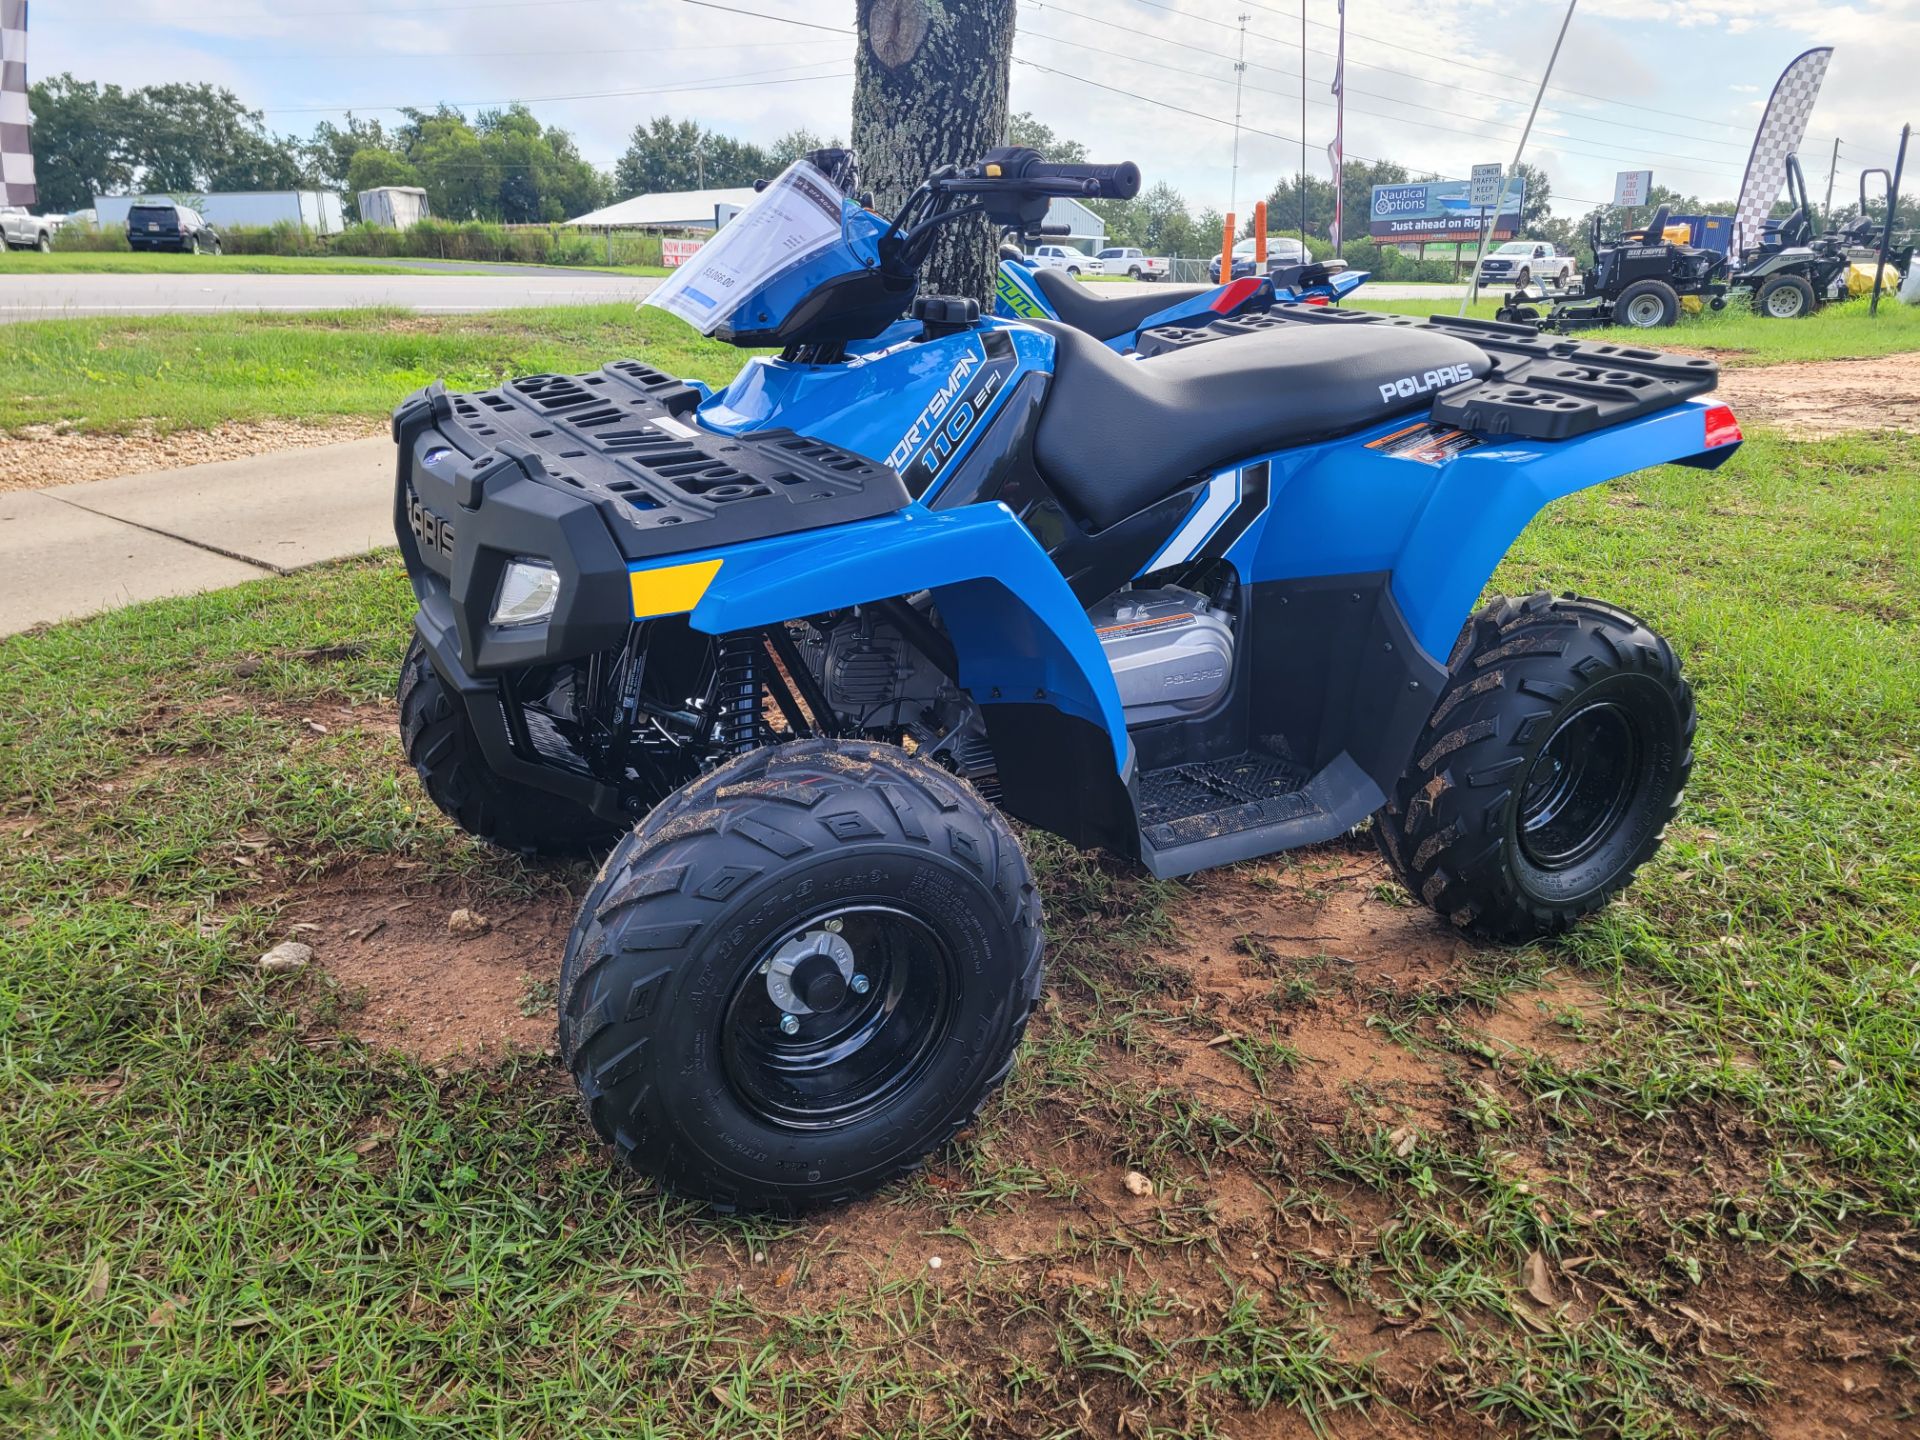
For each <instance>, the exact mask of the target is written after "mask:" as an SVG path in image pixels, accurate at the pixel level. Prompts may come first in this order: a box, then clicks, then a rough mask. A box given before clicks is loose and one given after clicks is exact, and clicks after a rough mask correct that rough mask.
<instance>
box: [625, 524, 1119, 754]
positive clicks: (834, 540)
mask: <svg viewBox="0 0 1920 1440" xmlns="http://www.w3.org/2000/svg"><path fill="white" fill-rule="evenodd" d="M712 560H718V561H719V562H720V565H719V568H718V569H717V570H716V571H715V572H714V574H713V576H712V579H711V581H710V582H709V583H708V584H707V587H706V589H705V591H704V593H702V594H701V595H700V596H699V599H698V602H697V603H695V604H694V606H693V609H692V612H691V614H690V615H689V622H690V623H691V624H692V626H693V628H694V629H696V630H702V631H705V632H707V633H708V634H713V635H723V634H727V633H729V632H731V631H735V630H748V629H756V628H760V627H764V626H768V625H777V624H779V623H781V622H782V621H785V620H791V619H795V618H798V617H800V616H805V615H818V614H821V613H823V612H825V611H829V610H838V609H844V608H846V607H848V606H852V605H860V604H867V603H870V602H873V601H877V600H886V599H891V598H893V597H895V596H900V595H911V594H915V593H917V592H919V591H921V590H930V591H932V592H933V599H934V603H935V604H936V605H937V606H938V607H939V611H940V618H941V620H942V621H943V622H944V623H945V625H946V627H947V633H948V636H949V637H950V638H951V639H952V641H953V646H954V650H955V653H956V655H957V657H958V659H959V664H960V683H961V684H962V685H964V686H966V687H967V689H968V690H969V691H971V692H972V694H973V696H974V698H975V700H976V701H978V702H979V703H980V704H981V705H983V706H989V707H991V706H993V705H995V704H1001V705H1016V704H1018V705H1024V706H1035V705H1038V706H1045V707H1050V708H1051V709H1053V710H1056V711H1059V712H1060V713H1062V714H1064V715H1067V716H1071V717H1073V718H1074V719H1076V720H1080V721H1084V722H1086V724H1087V725H1089V726H1091V727H1092V733H1093V734H1095V735H1097V736H1099V737H1103V738H1104V739H1105V741H1106V742H1107V747H1108V748H1109V750H1110V755H1108V756H1104V757H1102V758H1101V768H1102V769H1103V770H1104V771H1106V772H1107V773H1110V774H1112V775H1114V776H1116V777H1118V778H1121V779H1123V780H1124V779H1125V777H1126V776H1127V775H1128V773H1129V772H1130V769H1131V765H1132V751H1131V747H1130V744H1129V742H1128V739H1127V730H1126V721H1125V719H1124V717H1123V715H1122V712H1121V708H1120V692H1119V690H1118V689H1117V688H1116V687H1115V685H1114V681H1113V672H1112V670H1111V668H1110V667H1109V666H1108V665H1107V663H1106V658H1105V656H1104V655H1103V654H1102V652H1101V649H1100V643H1099V639H1098V637H1096V636H1095V634H1094V633H1093V626H1092V624H1091V623H1090V622H1089V621H1088V619H1087V615H1086V611H1085V610H1084V609H1083V608H1082V607H1081V605H1080V602H1079V601H1078V600H1077V599H1075V598H1074V594H1073V591H1072V590H1071V589H1070V588H1069V587H1068V585H1067V582H1066V580H1065V579H1064V578H1063V577H1062V576H1061V574H1060V571H1059V569H1058V568H1057V567H1056V566H1055V565H1054V563H1053V561H1052V560H1051V559H1049V558H1048V556H1047V553H1046V552H1045V551H1044V550H1042V549H1041V548H1040V546H1039V544H1038V542H1036V541H1035V540H1034V538H1033V536H1032V535H1031V534H1030V533H1029V532H1028V531H1027V529H1026V527H1025V526H1023V525H1021V524H1020V522H1019V521H1018V520H1016V519H1015V518H1014V515H1013V512H1012V511H1010V510H1009V509H1007V507H1006V506H1004V505H1000V504H991V505H968V506H963V507H961V508H960V509H957V510H950V511H926V510H921V509H918V508H914V509H908V510H902V511H899V512H897V513H895V514H892V515H885V516H881V517H879V518H877V519H874V520H865V521H859V522H856V523H853V524H848V525H842V526H838V527H835V528H833V529H829V530H813V531H808V532H806V533H804V534H800V535H790V536H781V537H777V538H774V539H769V540H759V541H754V542H752V543H750V544H745V545H738V546H733V547H729V548H726V549H721V550H711V551H703V552H693V553H689V554H686V555H676V556H674V557H672V560H671V561H666V562H660V563H658V564H656V563H651V562H650V563H649V564H647V565H644V566H635V567H634V575H635V578H636V582H637V584H636V588H639V586H640V585H642V584H644V581H643V580H641V577H643V576H644V575H645V573H646V572H647V571H648V570H653V569H660V568H670V567H681V566H687V565H690V564H696V563H699V562H701V561H712ZM637 618H645V617H644V616H640V617H637Z"/></svg>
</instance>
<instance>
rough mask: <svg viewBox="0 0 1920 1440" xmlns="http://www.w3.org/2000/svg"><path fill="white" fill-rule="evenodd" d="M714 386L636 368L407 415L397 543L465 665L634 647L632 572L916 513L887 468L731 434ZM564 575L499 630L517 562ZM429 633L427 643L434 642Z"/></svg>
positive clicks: (397, 484) (796, 438)
mask: <svg viewBox="0 0 1920 1440" xmlns="http://www.w3.org/2000/svg"><path fill="white" fill-rule="evenodd" d="M699 402H700V392H699V391H697V390H695V389H693V388H692V387H691V386H689V385H686V384H684V383H682V382H680V381H678V380H675V379H673V378H672V377H670V376H667V375H663V374H661V373H660V372H658V371H654V370H650V369H648V367H646V366H644V365H640V364H638V363H637V362H635V361H617V362H615V363H614V364H612V365H609V366H607V367H606V368H605V369H604V370H602V371H600V372H598V373H597V374H593V375H584V376H560V375H531V376H527V377H524V378H523V379H520V380H514V381H510V382H508V383H507V384H506V385H504V386H502V387H500V389H498V390H493V391H488V392H486V393H484V394H478V395H450V394H448V392H447V390H446V388H445V387H444V386H443V385H440V384H437V383H436V384H434V385H431V386H429V387H427V388H426V389H425V390H422V391H420V392H418V393H417V394H415V395H413V396H411V397H409V398H408V399H407V400H406V401H405V402H404V403H403V404H402V405H401V406H400V408H399V409H398V410H397V411H395V412H394V417H393V436H394V441H395V443H396V445H397V447H398V455H397V458H396V467H395V475H394V517H393V519H394V535H395V538H396V539H397V540H398V542H399V545H400V553H401V556H402V557H403V559H404V560H405V562H406V566H407V574H408V576H409V577H410V578H411V580H412V582H413V588H414V593H415V595H416V596H417V597H418V598H419V601H420V606H421V609H422V611H423V613H427V614H428V615H429V617H430V619H431V621H432V622H433V624H434V625H435V626H437V627H438V628H439V629H440V630H442V631H444V632H446V633H449V634H451V635H452V636H454V637H455V641H456V642H457V653H458V656H459V658H460V663H461V666H462V668H463V670H464V671H465V672H466V673H467V674H469V675H472V676H489V675H499V674H503V673H506V672H509V671H513V670H519V669H524V668H527V667H530V666H536V665H553V664H560V663H564V662H567V661H572V660H579V659H583V658H585V657H586V656H589V655H592V654H595V653H596V652H600V651H605V650H610V649H613V648H615V647H617V646H619V645H621V644H623V643H624V642H625V641H626V638H627V635H628V631H629V629H630V627H631V626H632V625H633V623H634V618H635V608H634V593H633V588H632V582H631V580H630V578H629V574H630V572H631V571H633V570H636V569H646V568H649V567H651V566H652V564H653V562H655V561H658V560H662V559H666V558H669V557H672V556H676V555H691V554H694V553H696V552H703V553H709V554H710V553H711V552H713V551H715V550H718V549H722V548H724V547H727V546H732V545H737V544H741V543H744V542H747V541H751V540H761V539H766V538H769V537H773V536H779V535H788V534H793V533H796V532H804V531H811V530H817V529H821V528H824V527H828V526H834V525H840V524H844V523H847V522H850V521H857V520H865V519H871V518H873V517H875V516H879V515H883V514H889V513H892V512H893V511H897V510H900V509H903V508H905V507H906V506H907V505H908V504H909V503H910V497H909V495H908V494H907V490H906V486H905V484H904V483H903V482H902V481H901V479H900V477H899V475H897V474H896V473H895V472H894V471H893V470H891V469H889V468H888V467H887V466H885V465H881V464H877V463H876V462H874V461H871V460H868V459H866V458H865V457H863V456H859V455H855V454H853V453H852V452H850V451H846V450H842V449H840V448H839V447H837V446H834V445H829V444H827V443H825V442H823V441H819V440H815V439H812V438H811V437H807V436H802V435H797V434H795V433H794V432H793V431H791V430H784V429H769V430H760V431H754V432H751V433H747V434H741V435H722V434H719V433H717V432H714V431H710V430H707V429H704V428H702V427H701V426H700V425H699V424H698V423H697V421H696V418H695V416H694V414H693V411H694V409H695V408H696V407H697V406H698V404H699ZM522 558H524V559H528V560H534V561H538V562H541V563H544V564H547V565H550V566H552V567H553V569H554V571H555V572H556V573H557V574H558V576H559V582H560V583H559V591H558V596H557V599H556V601H555V604H554V607H553V610H552V612H551V613H550V614H549V615H548V616H547V617H546V618H545V619H542V620H539V621H536V622H534V623H532V624H525V625H514V626H504V625H495V624H494V623H492V612H493V606H494V601H495V599H496V597H497V596H498V594H499V591H500V582H501V577H502V576H503V575H504V573H505V572H506V569H507V567H508V566H509V565H510V564H512V563H513V561H514V560H516V559H522ZM423 633H424V632H423Z"/></svg>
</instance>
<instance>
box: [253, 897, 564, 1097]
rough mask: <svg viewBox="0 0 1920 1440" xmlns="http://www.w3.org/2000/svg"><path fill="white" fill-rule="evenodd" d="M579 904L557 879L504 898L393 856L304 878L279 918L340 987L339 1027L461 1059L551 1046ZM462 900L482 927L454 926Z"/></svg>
mask: <svg viewBox="0 0 1920 1440" xmlns="http://www.w3.org/2000/svg"><path fill="white" fill-rule="evenodd" d="M576 904H577V902H576V901H575V899H574V896H573V895H572V894H571V893H570V892H569V891H568V890H567V889H566V887H565V886H563V885H560V884H559V883H557V882H553V883H549V884H547V885H545V886H544V887H543V888H541V889H540V890H539V891H538V893H535V894H533V895H530V896H528V897H527V898H525V899H503V898H502V897H501V896H500V894H499V892H498V891H497V890H496V889H493V888H492V887H488V888H487V889H486V890H485V891H481V890H478V889H476V888H475V887H473V886H470V885H464V884H461V883H460V882H457V881H445V880H439V881H434V880H425V879H422V878H421V877H420V876H419V874H418V873H417V867H410V866H409V862H407V861H404V860H401V861H388V862H385V863H382V864H368V865H365V866H362V867H360V868H359V869H356V870H354V871H351V872H348V873H345V874H340V875H333V876H328V877H326V878H324V879H322V880H320V881H318V882H317V883H313V884H310V885H306V886H303V887H302V889H301V891H300V893H299V895H298V898H297V899H295V900H294V902H293V903H292V904H290V905H289V906H288V907H287V908H286V909H285V910H284V911H283V912H282V925H281V928H282V929H283V930H284V931H285V933H286V935H287V937H288V938H291V939H297V940H302V941H304V942H305V943H307V944H308V945H311V946H312V947H313V952H314V953H313V960H314V964H315V965H316V966H318V967H319V968H320V970H322V971H323V972H325V974H326V975H327V976H328V977H329V978H331V979H332V980H333V981H334V982H335V983H337V984H338V985H339V986H340V989H341V991H342V993H343V996H344V998H345V1001H346V1003H345V1005H344V1006H343V1007H342V1009H341V1011H340V1013H339V1017H338V1025H339V1028H341V1029H344V1030H346V1031H348V1032H349V1033H351V1034H353V1035H355V1036H357V1037H358V1038H359V1039H361V1040H363V1041H365V1042H366V1043H367V1044H368V1045H369V1046H372V1047H374V1048H375V1049H386V1048H388V1047H391V1048H393V1049H396V1050H399V1051H401V1052H402V1053H404V1054H406V1055H409V1056H411V1057H413V1058H414V1059H416V1060H419V1061H421V1062H422V1063H424V1064H430V1065H438V1066H443V1067H447V1068H453V1067H456V1066H458V1067H466V1066H472V1065H478V1064H484V1063H488V1062H491V1061H495V1060H499V1059H502V1058H504V1057H505V1056H507V1055H508V1054H511V1053H514V1052H521V1053H529V1052H531V1053H541V1054H545V1053H550V1052H551V1050H552V1047H553V1040H554V1034H553V1027H554V1010H553V1005H554V1001H553V982H554V980H555V978H556V977H557V975H558V973H559V968H560V953H561V951H562V950H563V949H564V948H565V946H566V943H567V932H568V930H569V928H570V927H571V926H572V924H573V913H574V910H575V908H576ZM457 910H467V911H470V912H473V913H475V914H477V915H479V916H481V917H483V919H484V921H485V928H484V929H479V928H478V927H474V926H468V927H465V928H466V929H467V930H468V933H455V932H454V931H453V930H452V929H450V928H449V925H448V921H449V918H450V917H451V916H452V915H453V913H454V912H455V911H457ZM476 930H477V932H478V933H474V932H475V931H476Z"/></svg>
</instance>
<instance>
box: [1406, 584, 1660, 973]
mask: <svg viewBox="0 0 1920 1440" xmlns="http://www.w3.org/2000/svg"><path fill="white" fill-rule="evenodd" d="M1448 668H1449V671H1450V678H1449V680H1448V682H1447V686H1446V688H1445V690H1444V691H1443V692H1442V694H1441V697H1440V701H1439V703H1438V704H1437V705H1436V706H1435V707H1434V712H1433V716H1432V718H1431V719H1430V720H1428V722H1427V726H1426V728H1425V729H1424V730H1423V731H1422V732H1421V736H1420V740H1419V743H1418V748H1417V751H1416V755H1415V759H1414V761H1413V764H1412V765H1411V766H1409V767H1408V770H1407V772H1406V774H1405V775H1404V776H1402V777H1401V780H1400V783H1399V784H1398V785H1397V786H1396V787H1395V789H1394V793H1393V796H1392V798H1391V799H1389V800H1388V802H1387V804H1386V806H1385V807H1384V808H1383V809H1381V810H1380V812H1379V813H1378V814H1376V815H1375V817H1374V836H1375V838H1376V840H1377V841H1378V842H1379V845H1380V849H1381V851H1382V853H1383V854H1384V855H1385V856H1386V858H1387V861H1388V863H1389V864H1390V865H1391V866H1392V867H1393V869H1394V871H1395V872H1396V873H1397V874H1398V875H1399V877H1400V879H1401V881H1402V882H1403V883H1404V884H1405V885H1406V887H1407V889H1408V890H1410V891H1412V892H1413V894H1414V895H1416V896H1418V897H1419V898H1420V899H1421V900H1424V901H1425V902H1426V903H1427V904H1429V905H1431V906H1432V907H1433V908H1434V909H1435V910H1437V911H1439V912H1440V913H1441V914H1442V915H1445V916H1446V917H1447V918H1448V919H1450V920H1451V921H1452V922H1453V923H1454V924H1455V925H1456V926H1458V927H1459V928H1461V929H1462V930H1465V931H1468V932H1469V933H1471V934H1474V935H1477V936H1481V937H1485V938H1488V939H1496V940H1506V941H1525V940H1532V939H1538V938H1541V937H1543V936H1548V935H1556V934H1559V933H1560V932H1561V931H1564V930H1566V929H1567V928H1568V927H1569V926H1571V925H1572V924H1573V923H1574V922H1575V921H1576V920H1578V919H1579V918H1580V917H1581V916H1583V915H1587V914H1589V913H1591V912H1592V911H1595V910H1598V909H1599V908H1600V907H1601V906H1602V905H1605V904H1606V903H1607V901H1608V900H1609V899H1611V898H1612V897H1613V896H1614V895H1615V894H1617V893H1618V892H1619V891H1621V890H1622V889H1624V888H1625V887H1626V886H1627V884H1628V883H1629V882H1630V881H1631V880H1632V878H1633V875H1634V872H1635V871H1636V870H1638V869H1639V868H1640V867H1641V866H1642V865H1643V864H1645V863H1646V861H1647V860H1648V859H1649V858H1650V857H1651V856H1652V855H1653V853H1654V851H1655V850H1657V849H1659V847H1660V840H1661V837H1662V835H1663V834H1664V832H1665V829H1666V825H1667V822H1668V821H1669V820H1671V819H1672V818H1673V816H1674V815H1675V813H1676V812H1677V811H1678V809H1679V805H1680V794H1681V791H1682V790H1683V789H1684V788H1685V786H1686V783H1687V776H1688V775H1689V773H1690V772H1691V771H1692V768H1693V736H1694V729H1695V715H1694V704H1693V691H1692V689H1691V687H1689V686H1688V684H1687V682H1686V680H1685V678H1684V677H1683V676H1682V675H1681V673H1680V662H1679V660H1678V659H1677V658H1676V657H1675V655H1674V653H1673V647H1672V646H1670V645H1669V644H1668V643H1667V642H1666V641H1665V640H1663V639H1661V637H1660V636H1659V635H1657V634H1655V633H1654V632H1653V631H1652V630H1650V629H1648V628H1647V627H1646V626H1645V625H1644V624H1642V623H1641V622H1640V621H1639V620H1637V619H1635V618H1634V617H1633V616H1631V615H1629V614H1628V613H1627V612H1626V611H1624V610H1619V609H1616V608H1615V607H1613V606H1611V605H1604V604H1601V603H1600V602H1599V601H1595V600H1586V599H1582V598H1580V597H1578V596H1573V595H1566V596H1562V597H1560V598H1559V599H1554V598H1552V597H1550V596H1548V595H1545V594H1535V595H1529V596H1527V597H1526V598H1525V599H1521V600H1512V599H1502V600H1497V601H1495V602H1494V603H1492V604H1490V605H1488V606H1487V607H1486V608H1485V609H1483V610H1482V611H1480V613H1479V614H1477V615H1475V616H1474V617H1473V619H1472V620H1471V621H1470V622H1468V625H1467V628H1466V630H1465V631H1464V632H1463V633H1462V634H1461V637H1460V641H1459V643H1458V644H1457V645H1456V646H1455V647H1454V652H1453V656H1452V659H1451V660H1450V661H1449V665H1448Z"/></svg>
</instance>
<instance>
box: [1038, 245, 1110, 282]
mask: <svg viewBox="0 0 1920 1440" xmlns="http://www.w3.org/2000/svg"><path fill="white" fill-rule="evenodd" d="M1027 264H1029V265H1031V266H1033V268H1034V269H1036V270H1064V271H1066V272H1067V274H1069V275H1071V276H1073V277H1074V278H1075V279H1078V278H1079V277H1080V276H1082V275H1098V274H1100V273H1101V268H1100V262H1099V261H1098V260H1096V259H1094V258H1093V257H1092V256H1091V255H1087V254H1084V253H1083V252H1081V251H1079V250H1075V249H1073V248H1072V247H1071V246H1067V245H1039V246H1036V247H1035V248H1034V249H1033V250H1032V251H1031V252H1030V253H1029V254H1028V255H1027Z"/></svg>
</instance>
